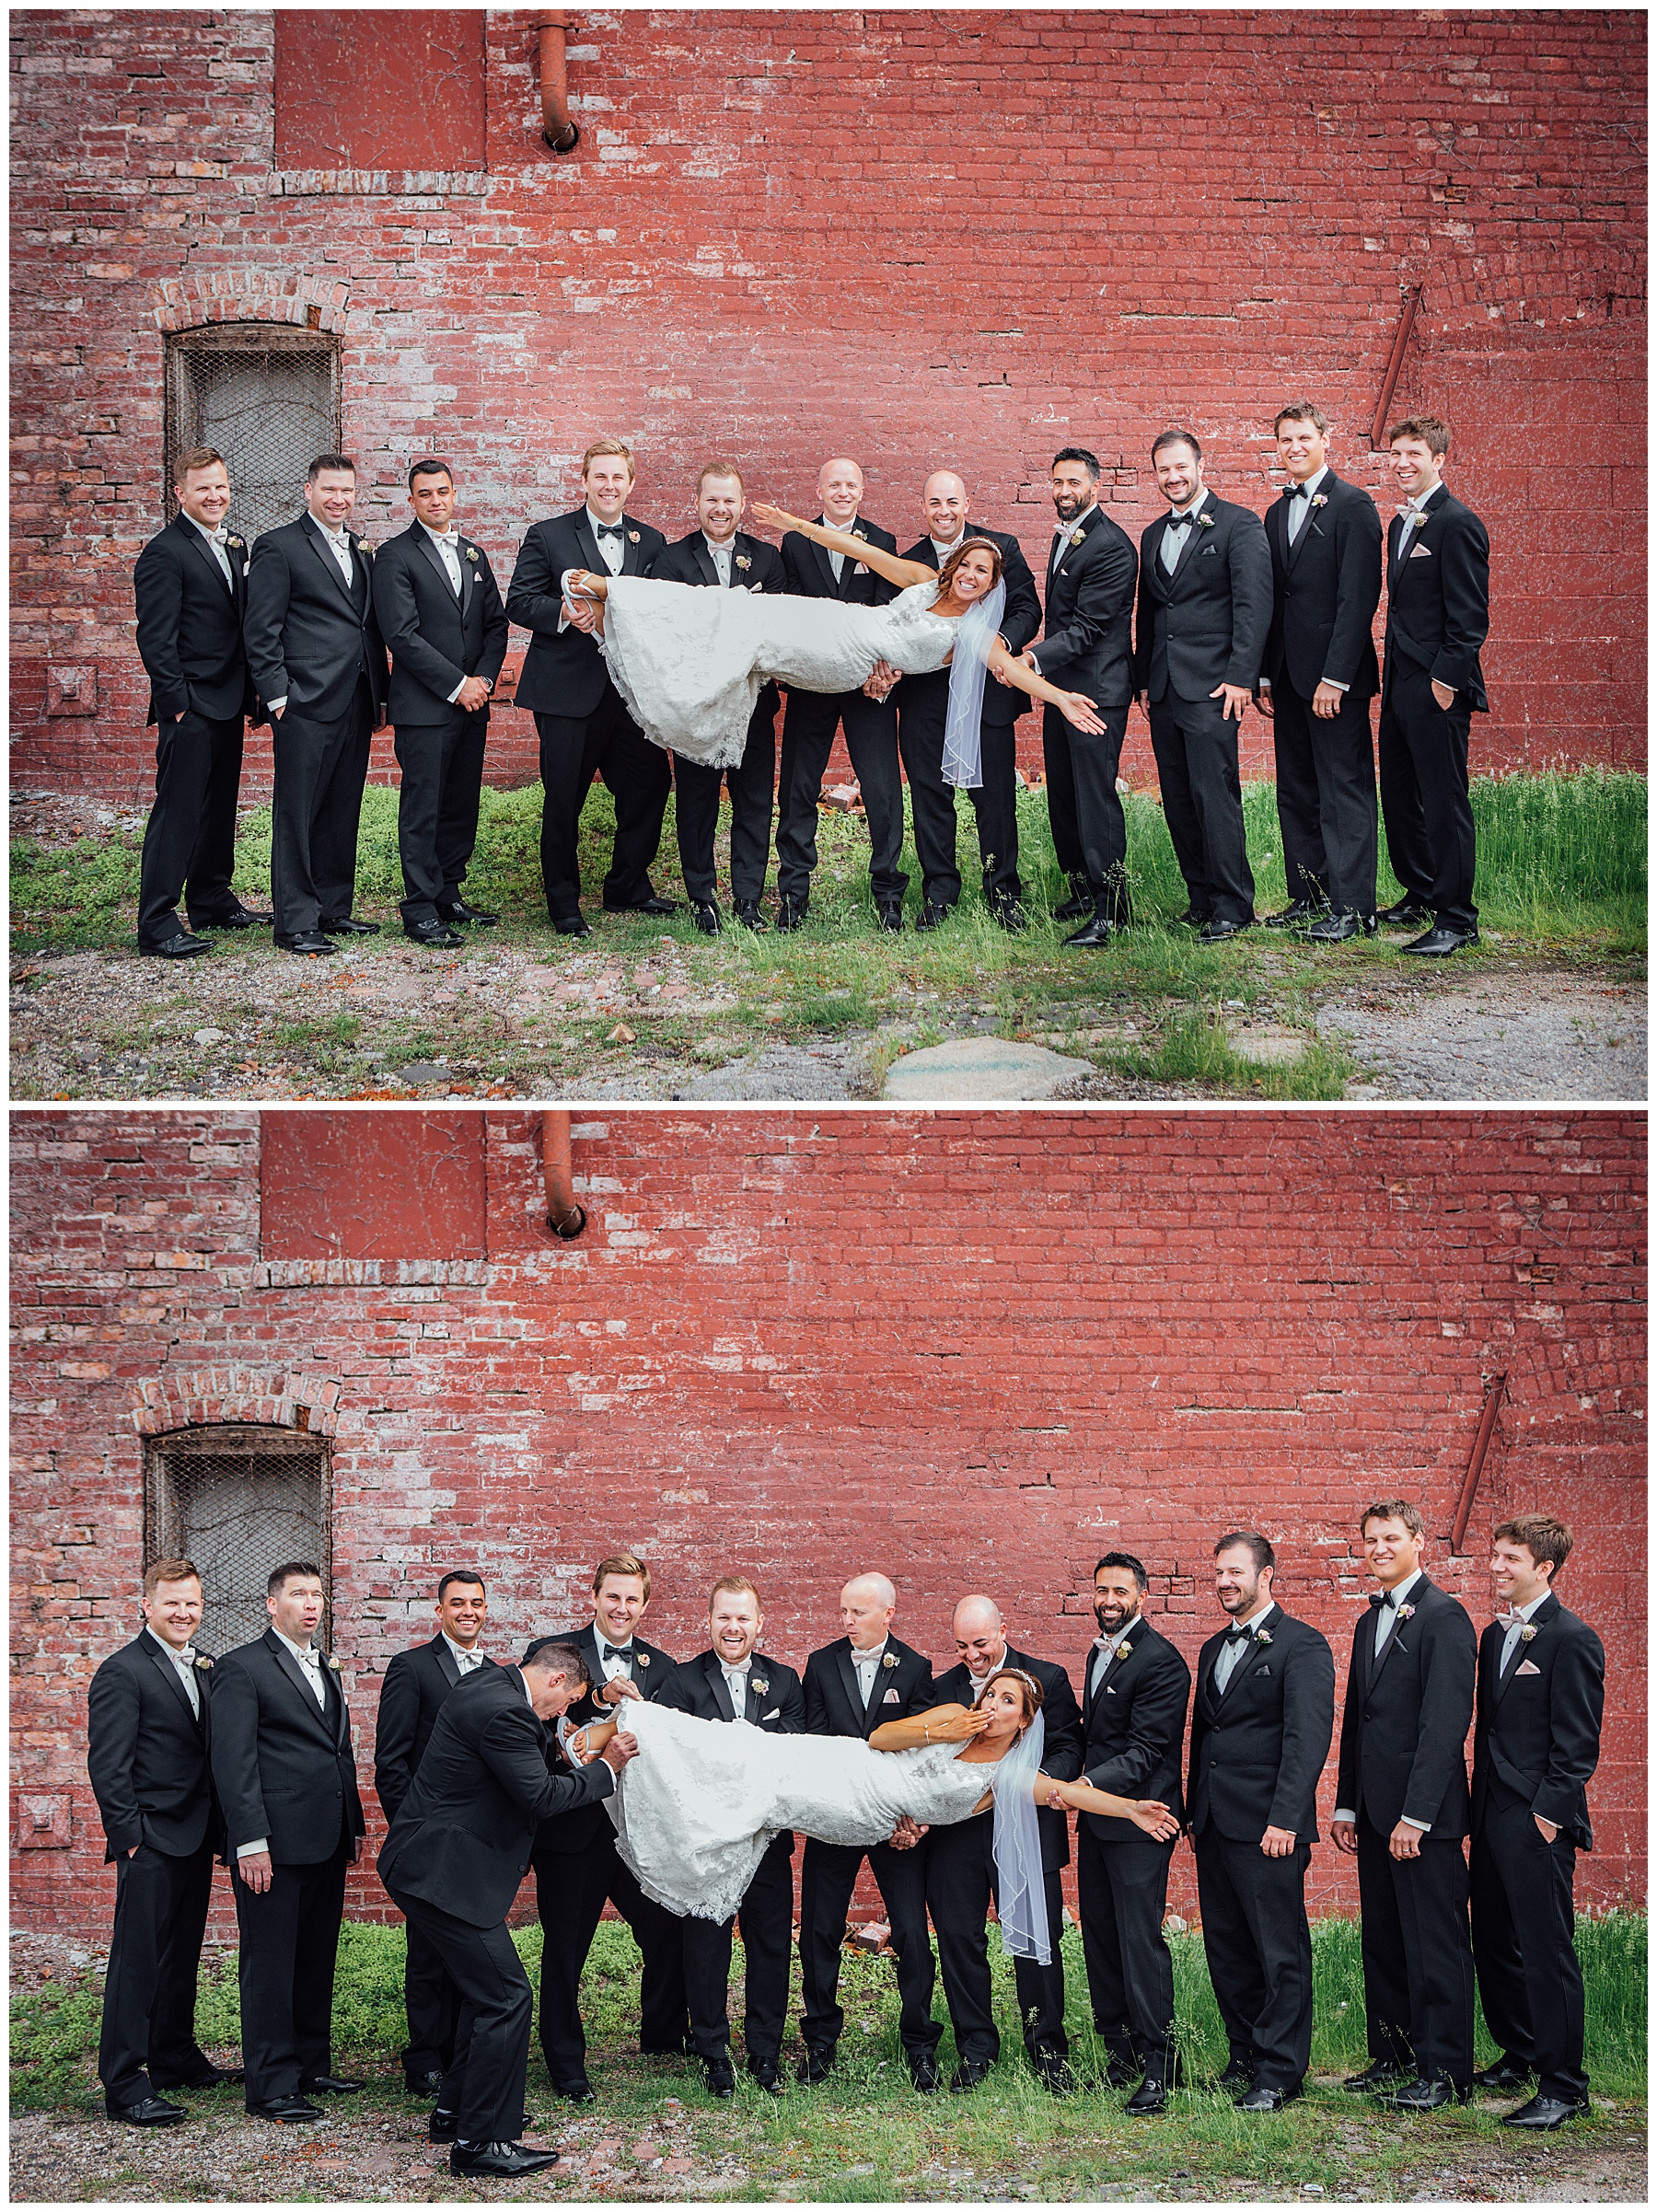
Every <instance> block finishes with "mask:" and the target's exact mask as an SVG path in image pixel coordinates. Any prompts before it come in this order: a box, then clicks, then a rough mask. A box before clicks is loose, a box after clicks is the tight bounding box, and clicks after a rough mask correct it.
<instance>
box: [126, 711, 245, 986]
mask: <svg viewBox="0 0 1657 2212" xmlns="http://www.w3.org/2000/svg"><path fill="white" fill-rule="evenodd" d="M241 769H242V717H241V716H240V715H239V714H238V715H237V716H235V717H234V719H233V720H229V721H225V722H219V721H215V720H213V719H211V718H210V717H209V716H207V715H205V714H198V713H196V712H195V711H194V709H193V708H191V710H189V711H188V712H185V713H183V714H180V717H179V719H178V720H177V722H164V723H162V724H160V725H159V727H158V728H157V730H156V803H155V805H153V806H152V807H151V808H150V817H149V820H148V821H147V822H146V823H145V828H144V854H143V858H142V859H141V861H140V862H139V864H138V942H139V944H147V945H156V944H166V943H167V940H168V938H169V937H176V936H177V935H178V933H179V900H180V898H181V897H182V896H183V895H184V892H185V889H186V886H188V888H189V906H188V909H187V910H188V912H189V915H190V920H191V925H192V926H193V927H195V928H197V929H206V928H210V927H211V926H212V925H213V923H214V922H215V921H224V920H225V918H226V915H229V914H233V913H235V911H236V910H237V909H238V907H239V906H240V904H241V901H240V900H239V899H238V898H237V896H236V894H235V892H234V891H232V890H231V888H230V875H231V871H232V870H233V868H234V867H235V865H236V801H237V794H238V793H239V791H240V790H241Z"/></svg>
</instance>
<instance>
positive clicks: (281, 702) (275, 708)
mask: <svg viewBox="0 0 1657 2212" xmlns="http://www.w3.org/2000/svg"><path fill="white" fill-rule="evenodd" d="M286 704H287V693H286V692H285V691H284V693H283V694H282V697H281V698H280V699H267V700H266V701H265V705H266V706H267V707H268V708H269V709H270V711H271V712H272V714H280V713H281V712H282V710H283V708H284V707H285V706H286Z"/></svg>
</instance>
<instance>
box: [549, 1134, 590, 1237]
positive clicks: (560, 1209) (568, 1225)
mask: <svg viewBox="0 0 1657 2212" xmlns="http://www.w3.org/2000/svg"><path fill="white" fill-rule="evenodd" d="M541 1175H542V1177H543V1179H544V1181H545V1184H546V1192H547V1226H548V1228H549V1229H550V1230H551V1231H552V1232H553V1233H554V1234H555V1235H558V1236H561V1237H562V1238H563V1239H564V1241H565V1243H566V1244H567V1243H568V1242H569V1240H570V1239H571V1238H572V1237H576V1236H579V1235H580V1234H581V1233H582V1231H583V1230H584V1229H585V1227H586V1225H587V1217H586V1210H585V1207H582V1206H578V1205H577V1204H576V1203H575V1178H574V1172H573V1170H572V1168H571V1165H570V1117H569V1115H568V1114H567V1113H562V1114H558V1113H547V1114H543V1115H542V1116H541Z"/></svg>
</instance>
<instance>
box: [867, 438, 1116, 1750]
mask: <svg viewBox="0 0 1657 2212" xmlns="http://www.w3.org/2000/svg"><path fill="white" fill-rule="evenodd" d="M921 505H922V507H923V509H924V512H925V516H926V535H925V537H924V538H921V539H917V541H916V542H915V543H914V544H913V545H911V546H910V549H909V550H908V552H907V553H905V555H904V556H903V558H904V559H905V560H906V561H919V562H923V563H924V564H925V566H926V567H928V568H932V569H941V568H942V567H943V565H944V562H946V561H947V560H948V559H949V556H950V555H951V554H952V553H953V552H954V551H955V550H956V548H957V547H958V546H959V545H961V544H962V543H963V542H964V540H965V539H967V537H968V527H967V513H968V495H967V486H966V484H965V482H964V481H962V479H961V478H960V477H958V476H956V474H955V472H954V471H953V470H952V469H934V470H933V474H932V475H931V476H929V477H928V478H927V480H926V483H925V486H924V488H923V489H922V492H921ZM970 535H971V536H972V537H974V538H987V539H989V540H990V542H991V545H995V546H999V547H1000V548H1001V553H1002V582H1003V583H1004V584H1005V585H1006V587H1007V597H1006V604H1005V605H1004V606H1003V607H1002V620H1001V642H1002V644H1003V645H1004V646H1005V647H1006V648H1007V651H1008V652H1009V653H1013V654H1020V653H1022V652H1023V651H1024V649H1025V646H1026V645H1027V644H1028V643H1029V642H1030V640H1031V639H1032V638H1033V637H1034V636H1035V635H1036V632H1037V631H1038V630H1039V629H1040V628H1041V602H1040V601H1039V600H1038V599H1037V596H1036V579H1035V577H1034V576H1032V575H1031V573H1030V564H1029V562H1027V561H1026V560H1025V557H1024V549H1023V548H1022V547H1021V546H1020V544H1019V542H1018V540H1017V539H1016V538H1014V537H1011V536H1009V535H1008V533H1007V532H1006V531H1004V530H986V529H984V528H983V527H981V526H979V524H977V523H975V524H974V525H973V527H972V529H971V532H970ZM897 702H898V750H899V751H900V753H901V754H902V756H903V767H904V772H905V773H906V774H907V776H908V777H909V787H910V814H911V815H912V816H913V817H914V828H915V852H916V855H917V857H918V858H919V860H920V863H921V915H920V919H919V921H917V922H916V924H915V926H916V928H917V929H922V930H930V929H935V928H936V927H937V925H938V923H939V922H940V921H944V919H945V918H946V916H947V915H948V914H949V913H950V912H951V910H952V909H953V908H954V906H955V904H956V900H957V899H958V898H960V896H961V872H960V870H959V868H958V867H957V866H956V794H955V789H954V787H953V786H952V785H950V784H948V783H945V782H944V726H945V724H946V723H947V721H948V717H949V671H948V669H947V668H940V669H938V670H936V671H935V673H934V674H933V675H931V676H906V677H903V678H902V680H901V682H900V683H899V684H898V691H897ZM1024 711H1025V695H1024V693H1023V692H1022V691H1018V690H1015V689H1014V687H1013V686H1012V685H1011V684H1008V683H1003V682H1002V681H1001V680H1000V679H999V678H998V679H997V680H996V681H995V682H993V683H987V684H986V685H985V686H984V704H983V710H982V712H981V713H980V715H979V747H980V762H981V767H980V773H981V775H982V779H983V780H982V782H979V783H975V784H972V785H970V786H969V787H968V793H967V795H968V798H969V799H970V800H971V801H972V811H973V813H974V814H975V815H976V816H977V817H978V836H979V859H980V861H981V862H982V863H983V872H984V903H985V905H986V906H987V907H988V908H989V909H990V912H991V916H992V917H993V919H994V920H995V921H998V922H999V923H1000V924H1001V926H1002V929H1004V930H1022V929H1023V928H1024V927H1025V913H1024V909H1023V908H1022V907H1021V906H1020V904H1019V899H1020V898H1021V897H1022V895H1023V892H1024V886H1023V885H1022V884H1021V883H1020V881H1019V879H1018V779H1017V776H1016V773H1015V770H1014V761H1015V754H1016V749H1017V748H1016V745H1015V742H1014V725H1015V724H1016V723H1017V721H1018V717H1019V715H1020V714H1021V713H1023V712H1024ZM1065 727H1066V729H1068V728H1069V727H1070V725H1069V724H1068V723H1067V724H1065ZM1076 736H1077V739H1078V742H1083V740H1082V737H1081V733H1080V732H1079V731H1078V732H1077V733H1076ZM890 1717H891V1716H889V1715H888V1716H887V1718H888V1719H889V1718H890Z"/></svg>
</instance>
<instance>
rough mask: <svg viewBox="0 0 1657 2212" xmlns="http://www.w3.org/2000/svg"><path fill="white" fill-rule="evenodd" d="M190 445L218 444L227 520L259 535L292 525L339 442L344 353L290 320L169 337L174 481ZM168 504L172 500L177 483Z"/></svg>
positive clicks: (166, 490)
mask: <svg viewBox="0 0 1657 2212" xmlns="http://www.w3.org/2000/svg"><path fill="white" fill-rule="evenodd" d="M186 446H216V447H217V449H218V451H219V452H220V453H222V454H223V455H224V457H225V459H226V463H227V464H228V467H229V470H230V490H231V498H230V524H231V527H232V528H233V529H237V530H239V531H240V532H241V533H242V534H243V535H244V536H246V537H249V538H257V537H258V535H259V533H260V531H261V530H268V529H270V528H271V527H272V526H273V525H274V524H276V523H279V522H291V521H292V520H293V518H294V516H295V515H296V514H297V513H298V512H299V509H300V506H301V505H302V504H303V502H304V496H305V472H306V470H307V469H308V468H309V467H310V464H311V462H312V461H313V460H314V459H315V458H316V457H317V455H318V454H319V453H337V452H338V451H339V446H340V349H339V346H338V343H337V342H336V341H335V340H334V339H333V338H331V337H330V336H329V335H328V334H327V333H326V332H325V331H319V330H295V329H293V328H292V326H291V325H289V324H285V323H258V322H237V323H215V324H212V325H210V326H209V327H208V328H206V329H205V330H183V331H180V333H179V334H178V335H177V336H176V337H173V338H169V339H168V342H167V454H166V469H165V474H166V475H167V477H168V479H169V480H170V478H171V474H172V464H173V459H174V457H175V456H176V455H178V454H179V453H181V452H182V451H183V449H184V448H185V447H186ZM161 504H162V509H163V512H169V511H170V509H171V507H172V504H173V495H172V489H171V484H170V481H168V483H165V484H164V485H163V487H162V503H161Z"/></svg>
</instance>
